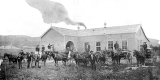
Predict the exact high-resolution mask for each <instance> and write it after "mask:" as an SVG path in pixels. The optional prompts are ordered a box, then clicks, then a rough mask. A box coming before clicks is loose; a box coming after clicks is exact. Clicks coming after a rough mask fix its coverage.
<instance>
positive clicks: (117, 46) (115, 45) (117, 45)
mask: <svg viewBox="0 0 160 80" xmlns="http://www.w3.org/2000/svg"><path fill="white" fill-rule="evenodd" d="M114 48H115V50H117V49H118V48H119V44H118V41H116V43H115V44H114Z"/></svg>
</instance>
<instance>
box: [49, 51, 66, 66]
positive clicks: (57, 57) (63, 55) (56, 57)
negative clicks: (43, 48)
mask: <svg viewBox="0 0 160 80" xmlns="http://www.w3.org/2000/svg"><path fill="white" fill-rule="evenodd" d="M50 56H51V57H52V58H53V59H54V61H55V66H58V61H62V62H63V64H64V65H65V66H66V62H67V60H68V58H67V52H61V53H59V52H51V54H50Z"/></svg>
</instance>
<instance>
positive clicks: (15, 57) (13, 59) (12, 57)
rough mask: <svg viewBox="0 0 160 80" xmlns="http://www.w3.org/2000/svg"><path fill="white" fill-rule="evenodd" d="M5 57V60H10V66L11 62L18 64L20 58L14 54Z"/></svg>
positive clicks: (6, 54)
mask: <svg viewBox="0 0 160 80" xmlns="http://www.w3.org/2000/svg"><path fill="white" fill-rule="evenodd" d="M3 57H4V58H6V57H7V58H8V60H9V64H10V63H11V62H13V63H15V64H17V57H18V56H17V55H12V54H8V53H5V54H4V56H3Z"/></svg>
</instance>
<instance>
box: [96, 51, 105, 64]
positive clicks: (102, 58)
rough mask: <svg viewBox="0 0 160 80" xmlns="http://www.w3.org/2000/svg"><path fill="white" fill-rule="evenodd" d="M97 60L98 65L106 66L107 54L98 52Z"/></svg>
mask: <svg viewBox="0 0 160 80" xmlns="http://www.w3.org/2000/svg"><path fill="white" fill-rule="evenodd" d="M95 58H96V62H97V63H103V64H105V62H106V57H105V53H104V52H102V53H100V52H96V53H95Z"/></svg>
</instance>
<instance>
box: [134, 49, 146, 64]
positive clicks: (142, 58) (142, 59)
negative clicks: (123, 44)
mask: <svg viewBox="0 0 160 80" xmlns="http://www.w3.org/2000/svg"><path fill="white" fill-rule="evenodd" d="M133 56H135V57H136V60H137V66H139V64H140V65H141V64H142V65H144V64H145V55H143V53H141V52H140V51H137V50H134V52H133Z"/></svg>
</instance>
